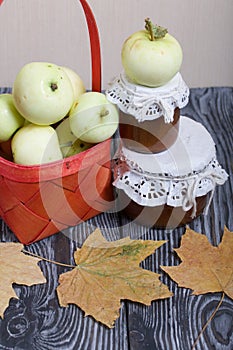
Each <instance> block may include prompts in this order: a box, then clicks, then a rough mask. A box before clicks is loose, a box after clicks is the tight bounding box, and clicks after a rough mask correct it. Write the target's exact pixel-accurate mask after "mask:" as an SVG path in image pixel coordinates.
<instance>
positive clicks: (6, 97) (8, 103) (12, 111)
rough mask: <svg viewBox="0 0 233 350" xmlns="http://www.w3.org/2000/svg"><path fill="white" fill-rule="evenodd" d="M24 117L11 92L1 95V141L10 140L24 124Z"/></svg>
mask: <svg viewBox="0 0 233 350" xmlns="http://www.w3.org/2000/svg"><path fill="white" fill-rule="evenodd" d="M24 120H25V119H24V118H23V117H22V115H21V114H20V113H19V112H18V111H17V109H16V108H15V106H14V102H13V97H12V95H11V94H1V95H0V142H4V141H8V140H9V139H10V138H11V137H12V135H13V134H14V133H15V132H16V130H17V129H19V128H20V127H21V126H23V124H24Z"/></svg>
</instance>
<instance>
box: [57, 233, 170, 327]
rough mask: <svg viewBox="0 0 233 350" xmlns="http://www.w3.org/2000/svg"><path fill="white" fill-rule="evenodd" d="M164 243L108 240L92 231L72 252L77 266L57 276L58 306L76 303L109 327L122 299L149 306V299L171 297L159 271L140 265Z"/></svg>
mask: <svg viewBox="0 0 233 350" xmlns="http://www.w3.org/2000/svg"><path fill="white" fill-rule="evenodd" d="M165 242H166V241H157V242H156V241H149V240H148V241H143V240H131V239H130V238H129V237H127V238H123V239H121V240H117V241H113V242H109V241H107V240H105V238H104V237H103V236H102V234H101V231H100V230H98V229H97V230H95V231H94V232H93V233H92V234H91V235H90V236H89V237H88V238H87V240H86V241H85V242H84V244H83V246H82V248H81V249H78V250H77V251H76V252H75V254H74V258H75V262H76V264H77V266H76V267H75V268H74V269H73V270H72V271H69V272H66V273H64V274H62V275H60V277H59V282H60V285H59V286H58V287H57V293H58V299H59V302H60V305H61V306H67V305H68V304H71V303H72V304H76V305H78V306H79V307H80V308H81V309H82V310H83V311H84V312H85V315H86V316H87V315H91V316H93V317H94V318H95V319H96V320H97V321H100V322H101V323H103V324H105V325H106V326H108V327H112V326H113V325H114V322H115V320H116V319H117V317H118V316H119V309H120V301H121V300H123V299H128V300H132V301H136V302H140V303H143V304H146V305H150V304H151V301H152V300H155V299H162V298H168V297H170V296H171V295H172V293H171V292H170V291H169V290H168V288H167V286H165V285H164V284H162V283H161V281H160V280H159V275H158V274H156V273H154V272H151V271H148V270H145V269H142V268H140V267H139V263H140V262H141V261H142V260H144V259H145V258H146V257H147V256H149V255H151V254H152V253H154V251H155V250H156V248H158V247H160V246H161V245H162V244H164V243H165Z"/></svg>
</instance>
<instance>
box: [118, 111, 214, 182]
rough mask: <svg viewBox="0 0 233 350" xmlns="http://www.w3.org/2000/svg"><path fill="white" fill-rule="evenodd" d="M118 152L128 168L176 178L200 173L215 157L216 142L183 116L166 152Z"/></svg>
mask: <svg viewBox="0 0 233 350" xmlns="http://www.w3.org/2000/svg"><path fill="white" fill-rule="evenodd" d="M120 152H121V153H122V155H121V156H122V157H123V158H124V159H125V161H126V163H128V165H129V166H130V167H131V168H136V169H139V170H140V169H143V171H144V172H148V173H155V174H159V173H169V174H170V175H171V176H178V177H179V176H187V175H188V174H190V173H192V172H194V171H195V172H199V171H201V170H202V169H203V168H204V167H205V166H206V165H207V164H208V163H209V162H210V161H211V160H212V159H213V158H214V157H215V156H216V151H215V143H214V141H213V138H212V136H211V135H210V133H209V132H208V131H207V129H206V128H205V127H204V126H203V125H202V124H201V123H198V122H196V121H194V120H192V119H191V118H188V117H186V116H182V115H181V116H180V125H179V133H178V137H177V139H176V141H175V142H174V143H173V145H172V146H171V147H169V148H168V150H167V151H163V152H159V153H154V154H151V153H150V154H145V153H138V152H135V151H131V150H130V149H127V148H126V147H122V148H121V149H120ZM123 158H122V159H123Z"/></svg>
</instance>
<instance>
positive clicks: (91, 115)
mask: <svg viewBox="0 0 233 350" xmlns="http://www.w3.org/2000/svg"><path fill="white" fill-rule="evenodd" d="M69 121H70V129H71V131H72V133H73V134H74V135H75V136H76V137H77V138H78V139H80V140H82V141H85V142H88V143H98V142H102V141H104V140H106V139H108V138H110V137H111V136H112V135H113V134H114V133H115V131H116V130H117V128H118V125H119V112H118V109H117V107H116V106H115V105H114V104H112V103H110V102H109V101H108V100H107V98H106V96H105V94H104V93H101V92H95V91H91V92H86V93H84V94H82V95H81V96H80V97H79V99H78V102H77V103H76V104H74V106H73V107H72V109H71V110H70V113H69Z"/></svg>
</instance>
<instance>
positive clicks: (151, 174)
mask: <svg viewBox="0 0 233 350" xmlns="http://www.w3.org/2000/svg"><path fill="white" fill-rule="evenodd" d="M151 36H152V37H153V39H154V40H151ZM121 57H122V64H123V68H124V69H123V72H122V73H121V74H120V75H119V77H117V78H116V79H115V80H114V81H113V83H112V84H111V85H110V87H109V88H108V89H107V91H106V96H107V98H108V100H109V101H110V102H112V103H114V104H116V105H117V106H118V108H119V112H120V123H119V135H120V146H119V149H118V151H117V154H116V156H115V162H114V182H113V184H114V186H115V187H116V189H117V192H118V204H119V205H120V207H119V210H123V212H124V213H126V214H127V215H128V216H129V217H130V218H131V219H133V220H135V221H137V222H139V223H140V224H143V225H146V226H150V227H157V228H175V227H177V226H180V225H185V224H187V223H189V222H190V221H192V220H193V219H194V218H195V217H197V216H198V215H200V214H201V213H202V212H204V211H207V208H208V205H209V203H210V200H211V198H212V195H213V191H214V189H215V186H216V184H223V183H224V182H225V181H226V179H227V174H226V173H225V171H224V170H223V169H222V168H221V166H220V165H219V164H218V162H217V159H216V152H215V144H214V142H213V140H212V138H211V136H210V134H209V133H208V131H207V130H206V129H205V128H204V127H203V126H202V125H201V124H200V123H197V122H195V121H193V120H191V119H190V118H187V117H185V116H182V115H180V111H181V109H182V108H183V107H184V106H186V105H187V103H188V99H189V88H188V87H187V85H186V83H185V82H184V80H183V78H182V76H181V73H180V67H181V63H182V49H181V46H180V44H179V43H178V41H177V40H176V39H175V38H174V37H172V36H171V35H170V34H168V33H167V30H166V29H164V28H162V27H159V26H153V24H152V23H151V21H150V20H149V19H146V28H145V30H143V31H139V32H136V33H134V34H133V35H131V36H130V37H129V38H128V39H127V40H126V41H125V42H124V44H123V48H122V55H121Z"/></svg>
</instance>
